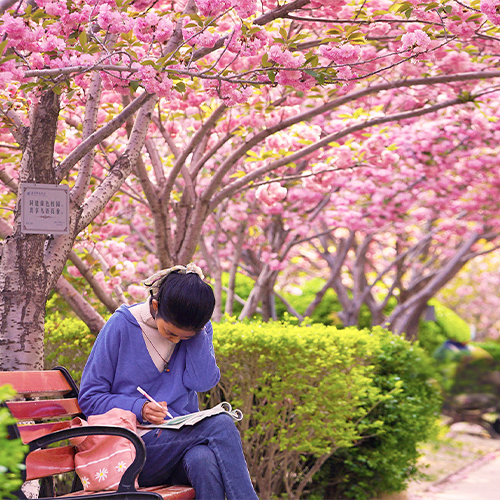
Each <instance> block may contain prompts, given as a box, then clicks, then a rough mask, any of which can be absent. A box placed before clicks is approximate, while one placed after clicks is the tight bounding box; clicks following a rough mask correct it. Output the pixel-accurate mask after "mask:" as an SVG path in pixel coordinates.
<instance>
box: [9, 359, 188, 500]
mask: <svg viewBox="0 0 500 500" xmlns="http://www.w3.org/2000/svg"><path fill="white" fill-rule="evenodd" d="M5 384H10V385H11V386H12V387H13V388H14V390H15V391H16V392H17V396H16V399H13V400H10V401H7V402H6V405H7V407H8V408H9V410H10V412H11V413H12V415H13V416H14V417H15V419H16V420H17V425H14V426H11V428H10V429H9V434H10V436H11V437H20V438H21V439H22V441H23V443H25V444H28V445H29V452H28V454H27V456H26V471H25V472H24V477H23V479H24V480H25V481H30V480H33V479H40V496H39V498H71V499H83V498H84V499H85V500H91V499H98V498H99V499H109V500H126V499H130V500H148V499H149V500H153V499H156V500H161V499H163V500H192V499H194V498H195V491H194V489H193V488H191V487H189V486H157V487H151V488H139V489H138V490H136V489H135V487H134V483H135V479H136V477H137V476H138V475H139V473H140V471H141V470H142V468H143V467H144V463H145V461H146V449H145V447H144V443H143V442H142V440H141V439H140V438H139V437H138V436H137V435H136V434H135V433H134V432H132V431H130V430H128V429H124V428H121V427H116V426H108V425H106V426H103V425H99V426H96V425H93V426H85V427H79V428H71V427H70V426H71V419H72V418H73V417H75V416H80V417H81V416H82V414H81V410H80V407H79V406H78V387H77V386H76V384H75V382H74V380H73V379H72V377H71V375H70V374H69V372H68V371H67V370H66V369H65V368H62V367H57V368H55V369H54V370H49V371H26V372H20V371H12V372H0V386H2V385H5ZM92 434H94V435H95V434H108V435H115V436H123V437H126V438H127V439H129V440H130V441H132V443H133V445H134V447H135V449H136V457H135V460H134V461H133V463H132V464H131V465H130V466H129V468H128V469H127V470H126V471H125V473H124V474H123V477H122V480H121V482H120V485H119V487H118V491H116V492H114V491H112V492H110V491H106V492H104V491H103V492H102V493H95V492H92V493H90V492H88V493H87V492H84V491H83V489H82V487H81V483H80V481H79V479H78V477H77V476H76V474H75V480H74V481H73V488H72V493H69V494H67V495H62V496H58V497H55V493H54V481H53V477H54V476H55V475H57V474H62V473H66V472H72V471H74V470H75V460H74V457H75V448H74V446H71V445H68V444H67V439H69V438H73V437H78V436H88V435H92ZM61 441H66V442H64V443H62V444H61ZM54 443H58V444H59V445H60V446H58V447H52V446H51V447H50V448H47V446H48V445H53V444H54ZM20 498H23V496H20Z"/></svg>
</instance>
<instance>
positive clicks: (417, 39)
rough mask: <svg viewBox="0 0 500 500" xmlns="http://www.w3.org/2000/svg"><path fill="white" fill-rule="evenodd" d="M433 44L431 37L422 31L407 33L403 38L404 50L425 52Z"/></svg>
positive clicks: (402, 45)
mask: <svg viewBox="0 0 500 500" xmlns="http://www.w3.org/2000/svg"><path fill="white" fill-rule="evenodd" d="M430 44H431V39H430V38H429V35H428V34H427V33H426V32H425V31H422V30H415V31H413V32H411V33H405V34H404V35H403V36H402V37H401V47H402V49H403V50H413V52H415V53H418V52H424V51H425V50H427V49H428V47H429V45H430Z"/></svg>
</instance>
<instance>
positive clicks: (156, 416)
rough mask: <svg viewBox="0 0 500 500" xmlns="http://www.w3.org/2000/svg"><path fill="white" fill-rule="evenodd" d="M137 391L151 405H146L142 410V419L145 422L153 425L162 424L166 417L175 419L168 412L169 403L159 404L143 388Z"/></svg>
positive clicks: (138, 388)
mask: <svg viewBox="0 0 500 500" xmlns="http://www.w3.org/2000/svg"><path fill="white" fill-rule="evenodd" d="M137 390H138V391H139V392H140V393H141V394H142V395H143V396H144V397H145V398H146V399H148V400H149V401H150V403H151V404H150V403H146V404H145V405H144V406H143V408H142V417H143V419H144V420H147V421H148V422H150V423H152V424H161V423H162V422H163V421H164V420H165V418H166V417H169V418H173V417H172V415H171V414H170V413H169V411H168V410H167V403H166V402H165V401H162V402H161V403H158V401H156V400H155V399H153V398H152V397H151V396H150V395H149V394H148V393H147V392H146V391H145V390H144V389H142V388H141V387H137Z"/></svg>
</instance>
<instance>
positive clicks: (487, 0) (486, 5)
mask: <svg viewBox="0 0 500 500" xmlns="http://www.w3.org/2000/svg"><path fill="white" fill-rule="evenodd" d="M480 9H481V12H482V13H483V14H484V15H485V16H486V17H487V18H488V19H489V20H490V21H491V22H492V23H493V24H497V25H500V1H499V0H481V4H480Z"/></svg>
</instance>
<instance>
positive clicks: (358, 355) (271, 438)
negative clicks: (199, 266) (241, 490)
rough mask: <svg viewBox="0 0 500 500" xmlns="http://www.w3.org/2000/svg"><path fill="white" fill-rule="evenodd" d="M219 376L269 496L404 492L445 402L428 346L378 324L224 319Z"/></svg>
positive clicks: (221, 396) (212, 398) (262, 491)
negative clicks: (419, 446)
mask: <svg viewBox="0 0 500 500" xmlns="http://www.w3.org/2000/svg"><path fill="white" fill-rule="evenodd" d="M214 344H215V352H216V355H217V360H218V364H219V366H220V368H221V372H222V379H221V382H220V384H219V385H218V386H217V388H216V389H214V390H212V391H211V392H210V393H209V394H208V395H206V399H205V401H204V402H205V404H206V405H207V406H208V405H213V404H215V403H217V402H218V401H220V400H227V401H230V402H231V403H232V404H233V405H234V406H237V407H239V408H241V409H242V411H243V412H244V413H245V415H246V418H245V419H244V420H243V421H242V422H241V423H240V424H239V425H240V429H241V432H242V438H243V444H244V450H245V454H246V457H247V461H248V463H249V467H250V471H251V474H252V477H253V478H254V480H255V481H256V484H257V487H258V490H259V496H260V498H262V499H267V498H272V497H286V498H289V499H293V498H353V499H358V500H361V499H371V498H373V497H375V496H376V495H377V494H379V493H382V492H392V491H398V490H401V489H404V487H405V483H406V482H407V481H408V479H409V478H410V477H412V476H414V475H415V474H416V473H417V471H416V467H415V464H416V460H417V458H418V452H417V444H418V443H419V442H422V441H425V440H426V439H427V437H428V436H429V435H430V433H431V432H432V430H433V427H434V424H435V421H436V416H437V412H438V411H439V408H440V399H439V389H438V388H437V386H436V384H435V383H433V382H432V377H433V373H434V372H433V368H432V363H431V362H430V360H429V358H428V357H427V356H426V354H425V353H424V352H423V350H422V349H420V348H418V347H416V346H413V345H412V344H410V343H409V342H407V341H405V340H403V339H402V338H400V337H395V336H393V335H392V334H391V333H389V332H387V331H385V330H383V329H381V328H375V329H373V331H371V332H370V331H368V330H362V331H358V330H356V329H354V328H346V329H343V330H337V329H336V328H335V327H328V326H324V325H312V326H310V327H298V326H293V325H290V324H283V323H279V322H276V323H267V324H264V323H249V324H241V323H239V324H233V323H225V324H220V325H217V326H216V328H215V335H214Z"/></svg>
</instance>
